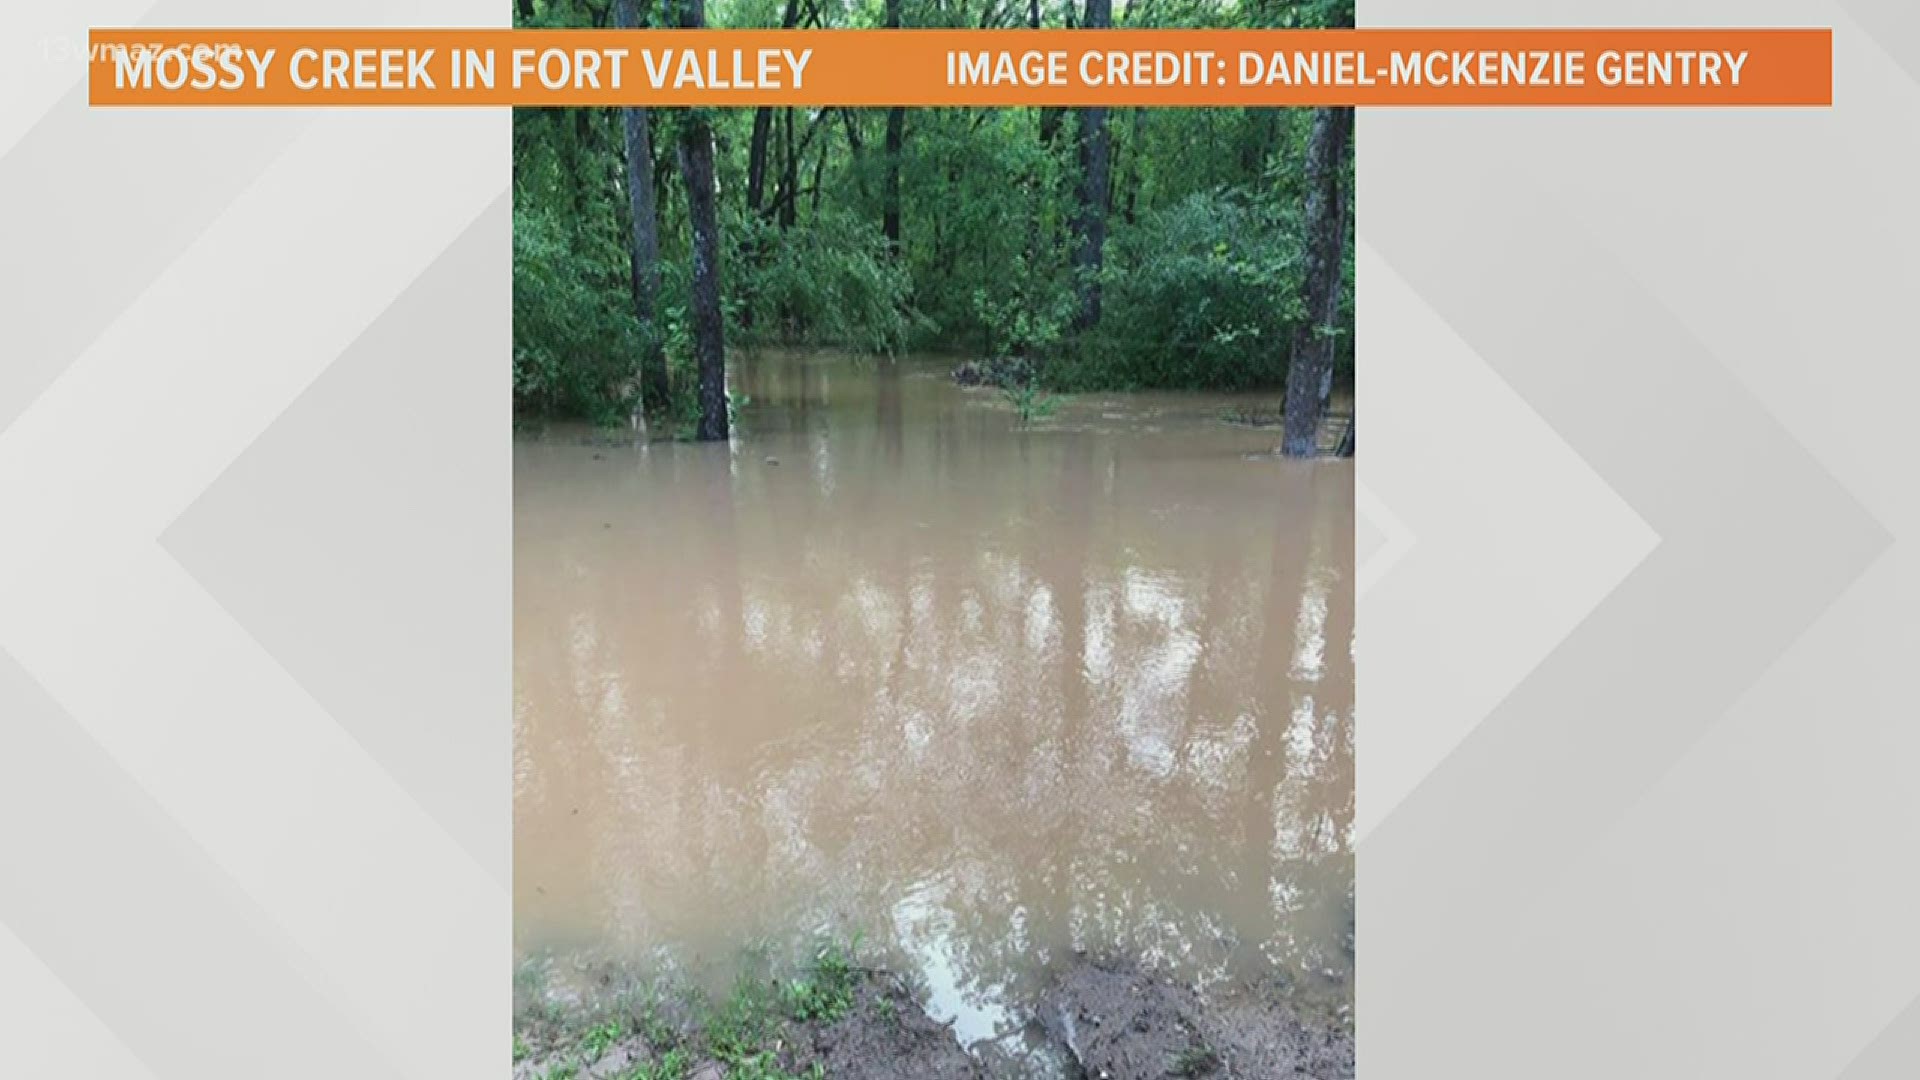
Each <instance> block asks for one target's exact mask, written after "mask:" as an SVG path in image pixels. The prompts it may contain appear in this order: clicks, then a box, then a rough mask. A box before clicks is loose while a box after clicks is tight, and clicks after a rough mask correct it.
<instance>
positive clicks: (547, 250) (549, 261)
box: [513, 207, 644, 423]
mask: <svg viewBox="0 0 1920 1080" xmlns="http://www.w3.org/2000/svg"><path fill="white" fill-rule="evenodd" d="M605 233H606V230H604V229H602V230H595V229H593V228H589V227H585V226H582V225H572V224H569V223H567V222H566V221H564V220H563V218H562V216H561V215H560V214H559V213H556V212H553V211H547V210H537V209H531V208H525V207H519V208H516V209H515V210H514V214H513V399H514V405H515V409H516V411H518V412H521V413H530V414H536V415H542V416H581V417H586V418H588V419H592V420H595V421H599V422H602V423H607V422H612V421H614V420H617V419H620V418H622V417H624V416H625V415H626V414H627V413H628V412H629V411H630V410H631V409H632V405H633V401H634V394H635V390H634V376H635V372H636V370H637V367H638V363H639V358H640V350H641V345H642V343H643V338H642V334H643V332H644V331H643V330H642V328H641V326H640V323H639V320H637V319H635V318H634V316H633V309H632V306H631V305H632V299H631V293H630V291H629V289H628V285H627V277H626V275H627V274H628V271H627V269H626V267H627V261H626V255H625V253H624V252H622V251H621V250H620V249H619V248H618V247H616V246H614V245H613V244H611V243H608V242H607V241H606V240H604V239H603V237H604V236H605Z"/></svg>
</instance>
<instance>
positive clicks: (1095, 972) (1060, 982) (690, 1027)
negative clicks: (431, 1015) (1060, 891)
mask: <svg viewBox="0 0 1920 1080" xmlns="http://www.w3.org/2000/svg"><path fill="white" fill-rule="evenodd" d="M1035 1012H1036V1015H1035V1017H1034V1024H1033V1029H1034V1034H1035V1036H1036V1038H1037V1040H1038V1041H1040V1042H1042V1043H1044V1044H1045V1045H1043V1046H1042V1047H1041V1048H1040V1052H1039V1053H1038V1054H1035V1053H1032V1052H1029V1053H1026V1054H1023V1055H1021V1056H1019V1057H1017V1058H1016V1057H1015V1056H1014V1055H1010V1054H1008V1053H1006V1052H1005V1051H1004V1050H1002V1049H1000V1048H997V1047H988V1048H986V1049H985V1050H984V1051H983V1053H982V1054H981V1055H980V1056H978V1057H976V1056H975V1055H973V1054H969V1053H968V1052H967V1051H965V1050H963V1049H962V1048H961V1046H960V1044H959V1043H958V1042H957V1041H956V1040H955V1039H954V1036H953V1032H952V1030H951V1028H950V1027H949V1026H948V1025H946V1024H943V1023H941V1022H939V1021H936V1020H934V1019H933V1018H931V1017H930V1016H928V1015H927V1013H926V1011H925V1008H924V1006H923V1004H922V1002H921V1000H920V998H919V996H918V995H917V994H916V993H915V992H914V991H913V990H912V988H910V987H909V986H908V985H907V983H906V982H905V981H904V980H902V979H901V978H899V977H898V976H896V975H894V974H892V973H890V972H886V971H882V970H879V969H873V968H862V967H857V966H854V965H851V964H849V963H846V962H844V961H842V960H840V959H838V958H837V957H828V958H827V959H826V960H825V961H824V962H823V963H821V964H819V965H817V966H816V967H815V968H814V969H813V970H811V971H810V972H808V973H806V974H805V975H803V976H801V977H798V978H793V979H788V980H783V981H781V980H768V981H763V982H760V983H754V984H743V985H742V986H741V987H739V988H737V989H736V990H735V991H734V993H733V995H732V996H731V997H730V998H728V999H727V1000H725V1001H723V1002H718V1003H714V1002H710V1001H706V1000H703V999H701V998H699V997H698V996H697V995H677V994H673V993H664V994H663V993H659V992H649V993H646V994H639V995H636V994H633V993H630V992H629V993H622V994H619V995H615V996H614V999H613V1000H612V1001H609V1002H602V1003H599V1004H597V1005H594V1006H590V1007H589V1006H578V1007H574V1008H571V1009H569V1008H562V1007H556V1006H554V1005H553V1004H552V1003H551V1002H549V1003H546V1004H545V1005H543V1006H540V1007H535V1008H527V1007H525V1006H523V1007H522V1008H521V1010H520V1014H519V1016H518V1017H517V1019H516V1022H515V1032H514V1077H515V1080H826V1078H835V1080H893V1078H914V1080H921V1078H924V1080H1035V1078H1040V1077H1056V1078H1059V1080H1082V1078H1084V1080H1164V1078H1180V1077H1217V1078H1223V1080H1224V1078H1246V1080H1257V1078H1267V1077H1285V1078H1290V1080H1351V1078H1352V1077H1353V1075H1354V1041H1353V1035H1352V1032H1351V1030H1350V1025H1347V1024H1344V1023H1341V1022H1338V1021H1333V1020H1328V1021H1309V1020H1307V1019H1305V1018H1303V1017H1302V1016H1301V1015H1299V1014H1298V1013H1296V1012H1295V1010H1294V1009H1293V1008H1292V1007H1291V1006H1290V1005H1289V1004H1288V1003H1287V1002H1286V1000H1285V998H1284V993H1283V992H1281V991H1279V990H1277V989H1275V990H1264V989H1262V988H1259V987H1241V988H1237V989H1235V990H1233V991H1231V992H1228V993H1224V994H1220V993H1214V994H1209V995H1205V996H1203V995H1201V994H1200V993H1198V992H1196V991H1195V990H1194V989H1192V988H1191V987H1188V986H1186V985H1184V984H1181V983H1179V982H1176V981H1173V980H1170V979H1167V978H1159V977H1155V976H1153V975H1151V974H1148V973H1146V972H1143V971H1141V970H1140V969H1138V968H1137V967H1133V966H1131V965H1128V964H1123V963H1101V962H1092V961H1084V962H1080V963H1077V964H1075V965H1073V966H1072V967H1070V968H1069V969H1067V970H1066V971H1065V972H1063V973H1062V974H1061V975H1060V976H1059V977H1058V978H1056V979H1055V980H1054V981H1053V982H1052V984H1051V985H1050V988H1049V990H1048V992H1047V994H1046V995H1045V997H1044V999H1043V1000H1042V1001H1041V1002H1039V1003H1038V1005H1037V1006H1036V1009H1035Z"/></svg>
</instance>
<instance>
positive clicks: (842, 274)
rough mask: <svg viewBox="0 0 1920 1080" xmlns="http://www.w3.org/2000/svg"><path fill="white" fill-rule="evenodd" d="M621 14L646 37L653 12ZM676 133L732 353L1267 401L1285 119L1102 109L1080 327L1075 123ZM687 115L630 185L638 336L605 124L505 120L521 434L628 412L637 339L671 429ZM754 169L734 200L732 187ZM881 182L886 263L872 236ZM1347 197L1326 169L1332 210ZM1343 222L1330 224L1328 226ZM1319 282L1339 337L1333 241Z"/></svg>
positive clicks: (1204, 9)
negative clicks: (1101, 194) (1093, 316)
mask: <svg viewBox="0 0 1920 1080" xmlns="http://www.w3.org/2000/svg"><path fill="white" fill-rule="evenodd" d="M787 6H788V5H787V4H786V3H785V2H784V0H712V2H710V3H709V5H708V11H707V16H708V19H709V22H710V23H711V24H712V25H714V26H719V27H765V26H774V25H778V24H779V23H780V22H781V20H782V18H783V16H784V14H785V11H786V8H787ZM641 8H642V10H643V12H649V11H650V12H652V14H651V15H650V16H649V17H650V18H652V19H653V20H654V21H655V22H656V23H657V22H658V21H659V20H660V18H661V16H660V10H659V9H658V7H657V5H656V6H650V5H646V4H644V3H642V4H641ZM516 10H517V11H519V12H520V15H519V17H520V18H522V19H523V20H525V19H526V17H527V12H528V11H530V12H531V23H532V24H534V25H539V26H547V27H565V26H587V25H601V24H604V23H605V22H606V21H607V20H608V19H609V18H610V15H609V12H610V8H609V7H608V5H607V4H606V3H605V2H604V0H535V2H534V3H533V4H532V5H531V6H530V8H529V9H525V10H522V9H519V8H517V9H516ZM1040 10H1041V18H1042V22H1043V25H1045V26H1048V27H1058V26H1061V25H1064V24H1065V23H1066V21H1067V20H1068V19H1069V18H1070V17H1071V12H1072V11H1073V10H1074V9H1073V6H1072V5H1065V6H1063V5H1058V4H1047V5H1042V6H1041V9H1040ZM882 11H883V6H882V5H880V4H877V3H863V4H852V5H844V4H843V5H823V6H816V7H812V8H808V9H807V10H806V11H805V13H804V15H803V18H804V19H806V20H808V21H809V22H810V23H811V22H817V23H818V24H819V25H820V26H822V27H823V28H829V29H838V28H865V27H872V26H875V25H877V24H878V23H879V21H880V19H881V17H882ZM1026 18H1027V9H1026V7H1025V6H1024V5H1019V4H1012V5H999V6H993V5H989V6H988V7H986V8H984V9H978V8H974V9H969V8H967V7H966V6H965V5H962V6H959V7H955V6H951V5H940V4H931V3H926V2H924V0H905V3H904V6H903V22H904V24H905V25H907V26H911V27H939V26H956V25H967V26H970V27H971V26H976V25H980V26H984V27H987V28H992V27H998V26H1012V25H1024V24H1025V21H1026ZM1352 20H1353V3H1352V0H1283V2H1280V3H1259V4H1238V3H1228V2H1226V0H1160V2H1157V3H1154V4H1133V5H1123V6H1121V10H1120V11H1119V12H1116V25H1117V26H1153V27H1182V26H1217V27H1266V26H1276V27H1308V26H1330V25H1352ZM701 115H702V116H703V117H704V118H705V119H706V121H707V122H708V123H709V124H710V125H711V126H712V130H713V136H714V147H715V171H716V175H717V191H718V198H719V205H720V220H721V233H722V243H721V259H720V262H721V265H720V278H721V291H722V303H723V307H724V308H725V315H726V321H727V336H728V341H729V342H730V343H733V344H739V343H742V342H751V341H778V342H785V343H811V344H831V345H837V346H843V347H846V348H850V349H853V350H855V351H860V352H867V353H875V354H891V353H895V352H898V351H901V350H904V349H915V348H926V347H939V348H952V349H960V350H965V351H967V352H970V353H972V354H973V355H974V356H978V357H983V358H987V359H1000V358H1017V359H1020V360H1022V361H1026V362H1028V363H1031V364H1032V365H1034V366H1035V367H1036V368H1037V369H1038V371H1039V373H1040V380H1041V382H1042V383H1043V384H1044V385H1046V386H1047V387H1049V388H1051V389H1054V390H1092V389H1126V388H1208V389H1223V390H1224V389H1253V388H1273V389H1277V388H1279V387H1281V386H1282V385H1284V383H1285V378H1286V369H1287V365H1288V361H1289V354H1290V351H1291V348H1292V345H1293V331H1294V328H1295V326H1296V325H1298V324H1299V322H1300V321H1301V318H1302V314H1303V312H1302V297H1303V296H1304V288H1303V286H1304V281H1303V275H1304V273H1305V269H1306V267H1305V259H1304V257H1303V251H1302V243H1301V238H1302V236H1303V229H1304V222H1302V221H1301V216H1302V211H1301V208H1302V207H1303V205H1304V202H1305V196H1306V176H1305V164H1306V159H1307V149H1308V143H1309V136H1310V132H1311V128H1312V123H1311V113H1310V111H1308V110H1276V109H1224V108H1223V109H1191V110H1189V109H1126V108H1114V109H1110V110H1109V111H1108V120H1107V132H1108V136H1109V139H1110V153H1109V169H1110V174H1109V176H1108V186H1109V191H1110V196H1109V199H1108V203H1107V205H1106V206H1105V207H1104V210H1105V218H1106V222H1107V242H1106V244H1105V245H1104V255H1105V258H1104V264H1105V265H1104V269H1103V271H1102V272H1101V273H1100V274H1099V276H1098V284H1099V286H1100V289H1101V294H1102V295H1101V304H1100V311H1101V316H1100V319H1099V321H1098V322H1097V323H1096V324H1094V325H1091V326H1083V325H1081V321H1082V320H1081V319H1080V312H1081V295H1080V294H1081V290H1082V288H1083V287H1084V286H1085V285H1087V284H1088V282H1086V281H1082V280H1080V279H1079V278H1077V277H1076V271H1075V266H1076V262H1075V257H1076V252H1077V249H1078V247H1079V246H1080V216H1081V213H1082V210H1081V208H1080V205H1079V201H1080V190H1081V180H1082V176H1081V169H1082V166H1081V156H1080V152H1079V146H1078V142H1079V138H1078V132H1079V114H1078V112H1076V111H1075V110H1071V109H1038V108H999V109H972V108H927V109H909V110H906V111H905V112H904V114H903V116H904V133H905V134H904V140H903V142H902V143H901V147H900V152H899V156H898V158H897V159H895V160H893V161H892V162H891V163H890V162H889V155H888V153H887V150H886V131H887V119H888V110H884V109H814V108H793V109H785V108H780V109H768V110H755V109H749V108H741V109H710V110H704V111H703V112H702V114H701ZM687 116H688V114H687V113H685V112H684V111H681V110H671V109H667V110H660V109H656V110H652V111H651V112H650V118H651V124H652V134H653V150H654V158H653V160H652V161H649V162H643V163H638V168H637V169H635V170H634V171H635V172H636V173H637V176H636V177H635V178H634V182H639V183H648V184H651V185H653V188H654V194H655V196H656V200H657V204H658V208H659V210H658V213H659V222H658V226H659V228H658V240H659V249H660V255H659V264H658V269H659V272H660V278H661V291H660V298H659V310H658V311H657V312H656V313H654V315H653V317H652V318H650V319H648V320H644V321H643V320H642V319H641V318H639V317H638V316H637V315H636V314H635V310H634V309H635V305H634V301H633V298H632V268H631V264H630V261H629V256H628V252H629V250H630V247H631V236H632V226H633V222H632V220H631V210H630V200H629V197H628V195H629V192H628V188H627V185H628V183H629V176H628V172H629V166H628V163H627V161H626V156H625V144H624V138H623V125H622V118H621V115H620V113H619V111H618V110H613V109H597V108H588V109H548V110H520V111H517V112H516V113H515V117H514V146H513V160H514V176H515V184H514V190H515V199H514V207H515V209H514V227H515V237H514V319H515V321H514V400H515V404H516V407H517V410H518V411H519V413H521V414H522V415H526V416H556V415H559V416H580V417H587V418H590V419H593V420H596V421H599V422H603V423H612V422H617V421H619V420H622V419H624V418H625V417H626V416H627V415H629V414H630V413H631V411H632V409H633V406H634V404H635V392H636V391H635V387H636V384H637V379H636V374H637V367H638V364H639V358H640V357H641V356H642V355H643V353H645V351H646V349H647V348H648V347H649V346H651V345H654V344H656V343H657V344H658V346H659V347H660V348H662V349H663V350H664V352H665V354H666V357H667V362H668V371H669V381H670V383H671V386H670V399H669V400H668V401H667V402H664V403H661V402H648V403H647V404H648V409H649V412H650V413H651V414H652V415H653V417H654V418H655V419H656V420H657V421H660V424H659V429H660V430H664V431H669V432H676V433H677V432H680V431H689V432H690V431H691V430H692V427H693V424H694V423H695V421H696V419H697V414H698V405H697V402H696V401H695V385H696V380H695V378H694V375H693V361H692V351H693V350H692V345H691V340H690V339H691V334H690V322H689V319H688V304H689V300H690V292H691V278H692V273H691V263H692V255H691V248H692V244H691V235H690V234H691V229H690V226H689V223H688V210H687V198H686V195H687V193H686V191H685V188H684V181H683V180H682V177H681V173H680V170H679V168H678V166H677V160H678V158H677V148H678V140H679V139H680V138H681V136H682V135H683V133H684V132H685V131H686V130H687V124H686V119H687ZM757 118H758V122H756V120H757ZM756 130H758V131H759V132H760V138H759V139H758V141H757V142H756V138H755V132H756ZM756 145H757V146H758V147H759V151H760V152H759V153H758V154H757V155H756V153H755V147H756ZM756 162H757V163H758V166H759V167H758V169H757V177H758V181H759V182H758V183H757V185H756V184H754V183H751V182H750V180H751V179H753V177H752V176H751V175H750V174H753V173H755V172H756V170H755V168H754V166H755V164H756ZM890 164H891V166H892V167H891V168H890V167H889V166H890ZM1348 168H1349V170H1350V168H1351V166H1350V165H1349V166H1348ZM895 174H897V176H898V193H899V211H900V214H899V217H900V222H901V228H900V236H899V243H898V246H897V247H896V246H895V245H893V244H890V243H889V242H888V240H887V239H886V237H885V235H884V234H883V231H882V221H883V216H884V211H885V208H886V205H887V190H888V178H889V176H890V175H895ZM1352 190H1353V187H1352V183H1351V177H1350V173H1349V182H1348V183H1347V185H1346V192H1347V196H1348V198H1349V199H1351V197H1352ZM750 192H757V197H755V195H753V194H750ZM1350 206H1351V203H1349V207H1350ZM1352 219H1353V215H1352V212H1351V209H1349V210H1348V213H1347V221H1348V223H1349V228H1351V222H1352ZM1349 236H1351V233H1349ZM1343 269H1344V275H1343V287H1342V290H1341V306H1342V316H1343V319H1342V325H1343V326H1351V313H1352V310H1353V307H1352V303H1353V301H1352V281H1353V268H1352V243H1351V241H1350V240H1349V242H1348V244H1347V245H1346V257H1345V260H1344V267H1343ZM1352 344H1353V343H1352V335H1351V333H1350V332H1348V333H1345V334H1344V335H1343V337H1342V340H1341V341H1339V342H1338V348H1337V350H1336V354H1337V356H1338V358H1339V363H1340V365H1341V368H1342V370H1343V371H1348V372H1350V370H1351V358H1352ZM1015 405H1016V408H1017V407H1018V403H1015ZM1029 418H1031V417H1029Z"/></svg>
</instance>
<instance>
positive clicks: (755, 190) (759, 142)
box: [747, 105, 773, 214]
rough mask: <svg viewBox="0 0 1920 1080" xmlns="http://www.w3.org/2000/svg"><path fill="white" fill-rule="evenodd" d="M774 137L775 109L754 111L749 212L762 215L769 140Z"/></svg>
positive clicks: (749, 155) (749, 154) (749, 147)
mask: <svg viewBox="0 0 1920 1080" xmlns="http://www.w3.org/2000/svg"><path fill="white" fill-rule="evenodd" d="M772 135H773V107H772V106H771V105H762V106H761V107H759V108H758V109H755V110H753V138H752V140H751V141H749V142H748V143H747V212H748V213H750V214H758V213H760V206H761V204H762V203H763V202H764V201H765V199H766V193H767V140H768V139H769V138H770V137H772Z"/></svg>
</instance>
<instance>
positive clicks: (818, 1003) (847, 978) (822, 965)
mask: <svg viewBox="0 0 1920 1080" xmlns="http://www.w3.org/2000/svg"><path fill="white" fill-rule="evenodd" d="M854 981H855V972H854V970H853V965H852V962H851V961H850V960H848V959H847V954H846V953H845V952H844V951H842V950H841V949H840V948H839V947H838V946H836V945H827V946H825V947H823V948H822V949H821V950H820V952H819V953H818V955H816V956H815V957H814V962H813V966H812V967H811V968H809V969H808V970H807V973H806V974H805V975H803V976H801V977H800V978H796V979H791V980H789V981H788V982H787V984H786V986H785V987H784V988H783V989H782V999H783V1002H784V1004H785V1005H786V1009H787V1014H788V1015H789V1016H791V1017H793V1018H794V1019H795V1020H816V1021H819V1022H821V1023H829V1024H830V1023H832V1022H833V1021H835V1020H838V1019H840V1018H841V1017H842V1016H845V1015H846V1014H847V1010H848V1009H851V1008H852V1007H853V987H854Z"/></svg>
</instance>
